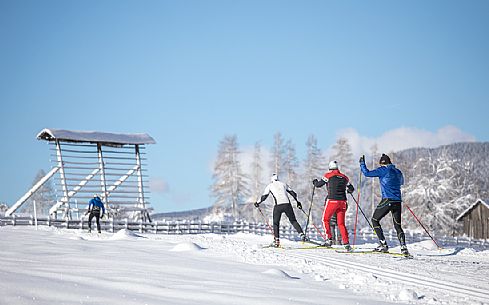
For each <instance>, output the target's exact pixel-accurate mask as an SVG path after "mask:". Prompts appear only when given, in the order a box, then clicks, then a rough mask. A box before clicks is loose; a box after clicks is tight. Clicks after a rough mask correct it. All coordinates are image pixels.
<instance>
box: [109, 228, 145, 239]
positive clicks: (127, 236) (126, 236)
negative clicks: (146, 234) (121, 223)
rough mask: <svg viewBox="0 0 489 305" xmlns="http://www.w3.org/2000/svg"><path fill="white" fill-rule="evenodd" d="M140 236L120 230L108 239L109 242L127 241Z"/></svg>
mask: <svg viewBox="0 0 489 305" xmlns="http://www.w3.org/2000/svg"><path fill="white" fill-rule="evenodd" d="M140 237H142V236H140V235H138V234H136V233H134V232H132V231H130V230H127V229H122V230H119V231H118V232H117V233H115V234H114V235H112V237H110V239H111V240H128V239H136V238H140Z"/></svg>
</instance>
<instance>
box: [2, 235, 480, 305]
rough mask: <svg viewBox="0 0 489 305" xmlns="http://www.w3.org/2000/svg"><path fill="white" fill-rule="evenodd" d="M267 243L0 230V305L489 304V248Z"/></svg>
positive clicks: (263, 239)
mask: <svg viewBox="0 0 489 305" xmlns="http://www.w3.org/2000/svg"><path fill="white" fill-rule="evenodd" d="M270 240H271V237H270V236H256V235H251V234H236V235H214V234H209V235H151V234H135V233H133V232H130V231H126V230H122V231H119V232H117V233H115V234H112V233H106V232H104V233H102V234H101V235H97V234H94V233H92V234H88V233H86V232H82V231H79V230H64V229H56V228H52V227H39V230H37V231H36V230H35V229H34V228H33V227H10V226H8V227H0V291H1V293H0V304H2V305H3V304H8V305H11V304H50V305H57V304H104V305H107V304H109V305H110V304H118V305H126V304H210V305H213V304H243V305H244V304H246V305H263V304H315V305H317V304H335V305H343V304H367V305H369V304H372V305H373V304H489V250H485V251H481V250H476V249H468V248H466V249H462V248H448V249H444V250H437V249H436V248H434V247H433V245H432V244H431V242H426V241H425V242H420V243H416V244H412V245H409V246H410V251H411V252H412V253H413V254H414V256H415V257H414V259H405V258H401V257H397V256H390V255H386V254H344V253H337V252H335V251H334V250H328V249H292V250H290V249H289V250H287V249H271V248H262V245H264V244H267V243H269V242H270ZM283 243H284V245H285V246H287V247H304V245H303V244H302V243H300V242H293V241H283ZM373 246H374V245H373V244H363V245H360V246H359V248H372V247H373ZM393 246H395V245H393ZM392 250H393V251H399V248H392Z"/></svg>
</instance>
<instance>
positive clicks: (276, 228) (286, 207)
mask: <svg viewBox="0 0 489 305" xmlns="http://www.w3.org/2000/svg"><path fill="white" fill-rule="evenodd" d="M282 213H285V215H287V218H289V221H290V223H291V224H292V226H294V229H296V231H297V232H298V233H299V234H300V233H303V231H302V228H301V226H300V225H299V223H298V222H297V219H296V218H295V214H294V209H293V208H292V204H290V203H282V204H276V205H275V206H274V207H273V236H274V237H275V238H277V239H278V238H279V235H280V218H281V217H282Z"/></svg>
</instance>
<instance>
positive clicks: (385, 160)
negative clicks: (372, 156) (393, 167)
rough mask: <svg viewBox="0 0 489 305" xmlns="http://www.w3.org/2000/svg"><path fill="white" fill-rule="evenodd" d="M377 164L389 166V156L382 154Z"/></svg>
mask: <svg viewBox="0 0 489 305" xmlns="http://www.w3.org/2000/svg"><path fill="white" fill-rule="evenodd" d="M379 163H380V164H381V165H387V164H391V158H389V156H388V155H386V154H382V157H380V160H379Z"/></svg>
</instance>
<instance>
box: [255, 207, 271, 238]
mask: <svg viewBox="0 0 489 305" xmlns="http://www.w3.org/2000/svg"><path fill="white" fill-rule="evenodd" d="M257 208H258V211H260V214H261V216H263V219H265V223H266V224H267V226H268V228H269V229H270V231H271V232H272V235H273V228H272V226H270V224H269V223H268V219H267V218H266V217H265V215H263V212H262V211H261V209H260V207H259V206H258V207H257ZM274 236H275V235H274Z"/></svg>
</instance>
